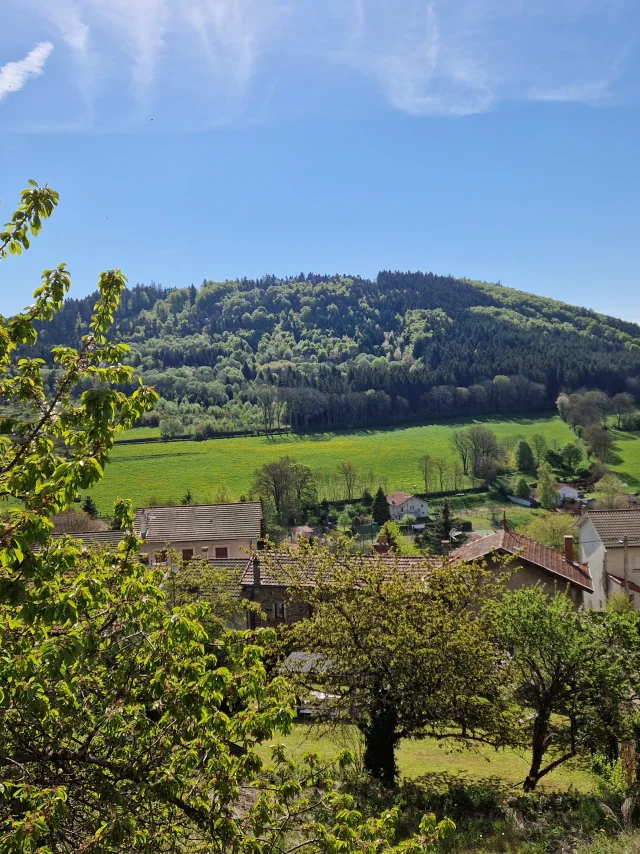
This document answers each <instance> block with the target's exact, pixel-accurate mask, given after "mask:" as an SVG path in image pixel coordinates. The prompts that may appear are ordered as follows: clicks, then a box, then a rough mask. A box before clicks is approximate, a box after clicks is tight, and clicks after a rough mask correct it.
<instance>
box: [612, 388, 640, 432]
mask: <svg viewBox="0 0 640 854" xmlns="http://www.w3.org/2000/svg"><path fill="white" fill-rule="evenodd" d="M635 411H636V404H635V401H634V399H633V395H631V394H629V393H628V392H626V391H624V392H621V393H620V394H616V395H614V396H613V397H612V399H611V407H610V412H611V414H612V415H615V416H616V418H617V422H616V423H617V427H618V430H620V428H621V427H622V425H623V423H624V421H625V419H626V418H628V417H629V415H633V413H634V412H635Z"/></svg>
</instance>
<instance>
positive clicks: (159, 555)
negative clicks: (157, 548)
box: [155, 550, 167, 563]
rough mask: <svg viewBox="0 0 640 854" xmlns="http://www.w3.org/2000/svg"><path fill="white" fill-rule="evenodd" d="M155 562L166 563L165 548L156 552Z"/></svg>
mask: <svg viewBox="0 0 640 854" xmlns="http://www.w3.org/2000/svg"><path fill="white" fill-rule="evenodd" d="M155 557H156V563H166V562H167V552H166V550H164V551H161V552H156V555H155Z"/></svg>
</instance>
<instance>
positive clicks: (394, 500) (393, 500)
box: [387, 490, 413, 507]
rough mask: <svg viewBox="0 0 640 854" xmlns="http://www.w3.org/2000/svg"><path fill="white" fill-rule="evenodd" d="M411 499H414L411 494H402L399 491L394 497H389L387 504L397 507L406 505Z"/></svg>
mask: <svg viewBox="0 0 640 854" xmlns="http://www.w3.org/2000/svg"><path fill="white" fill-rule="evenodd" d="M410 498H413V495H412V494H411V493H410V492H401V491H400V490H398V492H394V493H393V494H392V495H387V502H388V503H389V504H392V505H393V506H394V507H397V506H398V505H400V504H404V502H405V501H409V499H410Z"/></svg>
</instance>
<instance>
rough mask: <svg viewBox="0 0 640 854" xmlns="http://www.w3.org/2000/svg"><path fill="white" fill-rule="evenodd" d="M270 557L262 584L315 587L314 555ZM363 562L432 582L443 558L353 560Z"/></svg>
mask: <svg viewBox="0 0 640 854" xmlns="http://www.w3.org/2000/svg"><path fill="white" fill-rule="evenodd" d="M263 554H268V555H269V560H270V562H271V564H272V565H271V566H267V565H266V564H265V562H264V560H260V552H259V553H258V559H259V560H260V584H261V585H263V586H267V587H286V586H287V583H288V581H295V582H299V581H302V582H303V583H306V584H309V585H313V584H315V583H316V581H317V578H318V570H317V567H316V566H315V565H314V562H313V553H310V554H309V555H308V557H307V558H306V559H305V558H303V557H301V558H298V557H297V556H293V555H291V554H288V553H286V552H268V553H267V552H263ZM357 558H359V559H360V560H361V561H362V562H363V565H364V566H365V567H367V568H369V567H370V568H372V569H374V568H380V567H385V568H387V569H388V571H389V574H391V573H392V572H394V571H398V572H400V573H410V574H411V575H414V576H417V577H419V578H425V579H426V578H428V577H429V575H430V573H431V570H432V569H433V568H434V567H437V566H440V565H441V563H442V560H441V558H431V557H400V556H397V555H382V556H381V555H358V556H355V555H352V556H351V560H352V561H353V560H354V559H357ZM242 584H243V585H244V586H251V585H253V562H252V561H250V562H249V563H248V564H247V566H246V569H245V571H244V574H243V576H242Z"/></svg>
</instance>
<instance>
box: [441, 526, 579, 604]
mask: <svg viewBox="0 0 640 854" xmlns="http://www.w3.org/2000/svg"><path fill="white" fill-rule="evenodd" d="M492 552H503V553H505V554H512V555H516V556H517V557H518V558H519V559H520V560H523V561H526V563H529V564H532V565H533V566H537V567H539V568H540V569H544V570H545V571H546V572H550V573H551V574H552V575H556V576H558V577H559V578H565V579H566V580H567V581H570V582H571V583H572V584H577V585H578V586H579V587H583V588H584V589H585V590H589V591H590V592H592V591H593V584H592V582H591V573H590V572H589V567H587V566H585V565H584V564H582V563H578V562H577V561H574V560H567V559H566V558H565V556H564V555H562V554H560V553H559V552H556V551H554V550H553V549H551V548H549V547H548V546H543V545H542V544H541V543H537V542H536V541H535V540H531V539H529V537H525V536H524V535H523V534H516V533H515V532H514V531H505V530H504V529H500V530H499V531H495V532H494V533H493V534H489V536H487V537H482V538H481V539H479V540H476V541H475V542H473V543H467V544H466V545H464V546H461V547H460V548H459V549H455V550H454V551H452V552H451V558H452V559H454V560H464V561H472V560H478V559H479V558H482V557H486V556H487V555H488V554H491V553H492Z"/></svg>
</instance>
